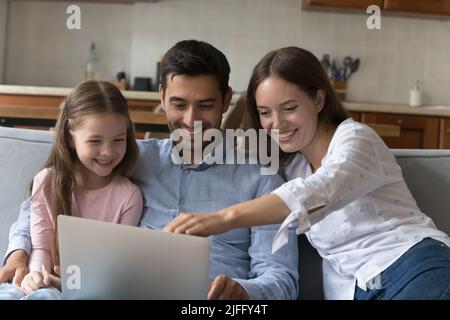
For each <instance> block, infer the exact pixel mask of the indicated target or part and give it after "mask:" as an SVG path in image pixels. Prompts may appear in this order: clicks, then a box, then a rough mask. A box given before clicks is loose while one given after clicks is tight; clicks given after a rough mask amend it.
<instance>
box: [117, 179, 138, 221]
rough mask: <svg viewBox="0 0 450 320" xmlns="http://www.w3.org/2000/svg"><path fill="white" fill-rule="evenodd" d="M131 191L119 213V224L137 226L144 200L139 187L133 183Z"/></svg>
mask: <svg viewBox="0 0 450 320" xmlns="http://www.w3.org/2000/svg"><path fill="white" fill-rule="evenodd" d="M133 186H134V188H133V192H132V193H131V196H130V198H129V200H128V202H127V204H126V206H125V207H124V211H123V212H122V213H121V215H120V220H119V223H120V224H126V225H130V226H137V225H138V223H139V220H140V219H141V216H142V210H143V208H144V201H143V199H142V194H141V191H140V190H139V188H138V187H137V186H135V185H133Z"/></svg>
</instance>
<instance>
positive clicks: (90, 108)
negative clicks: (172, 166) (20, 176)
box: [0, 81, 143, 299]
mask: <svg viewBox="0 0 450 320" xmlns="http://www.w3.org/2000/svg"><path fill="white" fill-rule="evenodd" d="M137 156H138V149H137V144H136V141H135V137H134V131H133V124H132V123H131V120H130V116H129V114H128V106H127V101H126V100H125V98H124V97H123V96H122V94H121V93H120V91H119V90H118V89H117V88H116V87H114V86H113V85H112V84H110V83H108V82H103V81H86V82H82V83H80V84H79V85H78V86H76V87H75V89H74V90H73V91H72V92H71V93H70V95H69V96H68V97H67V98H66V101H65V104H64V107H63V109H62V111H61V114H60V116H59V119H58V122H57V125H56V130H55V139H54V141H53V145H52V149H51V152H50V156H49V158H48V160H47V162H46V163H45V165H44V169H43V170H42V171H40V172H39V173H38V174H37V175H36V176H35V177H34V179H33V183H32V187H31V203H30V224H31V243H32V250H31V254H30V259H29V273H28V275H26V276H25V278H24V279H23V281H22V284H21V288H20V289H19V288H17V287H16V286H14V285H12V284H3V285H2V287H1V288H0V298H9V299H20V298H21V299H58V298H60V297H61V295H60V292H59V290H57V289H56V288H52V287H49V288H44V287H47V286H48V281H45V282H46V283H44V276H46V278H47V277H48V274H46V273H47V272H48V271H49V270H53V267H55V266H57V265H59V262H58V247H57V242H56V239H57V237H56V235H57V230H58V228H57V225H56V221H57V216H58V215H60V214H64V215H72V216H77V217H82V218H88V219H96V220H102V221H107V222H112V223H120V224H127V225H137V224H138V221H139V219H140V217H141V213H142V207H143V201H142V196H141V193H140V190H139V189H138V187H136V186H135V185H134V184H132V183H131V182H130V181H129V180H128V178H126V176H128V175H129V174H130V173H131V171H132V169H133V166H134V164H135V162H136V160H137Z"/></svg>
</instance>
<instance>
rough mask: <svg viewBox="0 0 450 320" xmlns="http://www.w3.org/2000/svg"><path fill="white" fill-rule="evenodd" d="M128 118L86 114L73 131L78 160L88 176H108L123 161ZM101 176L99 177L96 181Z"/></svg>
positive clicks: (113, 115)
mask: <svg viewBox="0 0 450 320" xmlns="http://www.w3.org/2000/svg"><path fill="white" fill-rule="evenodd" d="M127 128H128V119H127V118H126V117H125V116H122V115H119V114H112V113H98V114H93V115H88V116H86V118H85V119H83V120H82V122H81V123H80V124H78V125H77V126H76V128H75V129H74V130H72V131H70V133H71V135H72V141H73V147H75V150H76V153H77V155H78V159H79V160H80V162H81V164H83V166H84V167H85V168H86V169H87V170H85V172H84V173H85V175H87V176H85V177H84V178H87V180H88V181H98V178H99V177H107V176H109V175H110V174H111V172H112V170H113V169H114V168H115V167H116V166H117V165H118V164H119V163H120V162H121V161H122V159H123V157H124V156H125V152H126V149H127ZM92 179H97V180H92Z"/></svg>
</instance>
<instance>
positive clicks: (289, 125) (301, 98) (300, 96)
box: [255, 76, 325, 153]
mask: <svg viewBox="0 0 450 320" xmlns="http://www.w3.org/2000/svg"><path fill="white" fill-rule="evenodd" d="M255 98H256V106H257V109H258V113H259V119H260V122H261V126H262V127H263V128H264V129H267V130H268V132H269V134H270V135H272V136H274V137H276V132H272V131H271V130H272V129H278V130H279V133H278V138H279V144H280V148H281V150H283V151H284V152H287V153H291V152H297V151H302V150H303V149H304V148H306V147H307V146H308V145H309V144H310V143H311V141H312V140H313V138H314V136H315V135H316V133H317V127H318V122H317V120H318V114H319V112H320V110H322V108H323V104H324V100H325V99H324V94H323V92H322V91H321V90H319V91H318V92H317V95H316V97H315V98H314V99H311V98H310V97H309V96H308V95H307V94H306V93H305V92H304V91H302V90H300V89H299V88H298V87H297V86H296V85H294V84H292V83H290V82H287V81H285V80H283V79H281V78H279V77H277V76H270V77H268V78H267V79H265V80H264V81H262V82H261V83H260V84H259V86H258V87H257V89H256V94H255Z"/></svg>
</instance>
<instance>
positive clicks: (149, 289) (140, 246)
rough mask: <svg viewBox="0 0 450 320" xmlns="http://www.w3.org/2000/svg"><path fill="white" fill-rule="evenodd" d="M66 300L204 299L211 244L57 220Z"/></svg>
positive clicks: (79, 220)
mask: <svg viewBox="0 0 450 320" xmlns="http://www.w3.org/2000/svg"><path fill="white" fill-rule="evenodd" d="M58 241H59V253H60V263H61V280H62V294H63V298H64V299H169V300H184V299H186V300H191V299H193V300H203V299H206V298H207V295H208V274H209V241H208V239H206V238H201V237H194V236H188V235H180V234H173V233H166V232H162V231H155V230H150V229H145V228H138V227H131V226H125V225H118V224H113V223H107V222H101V221H95V220H88V219H82V218H76V217H69V216H58Z"/></svg>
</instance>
